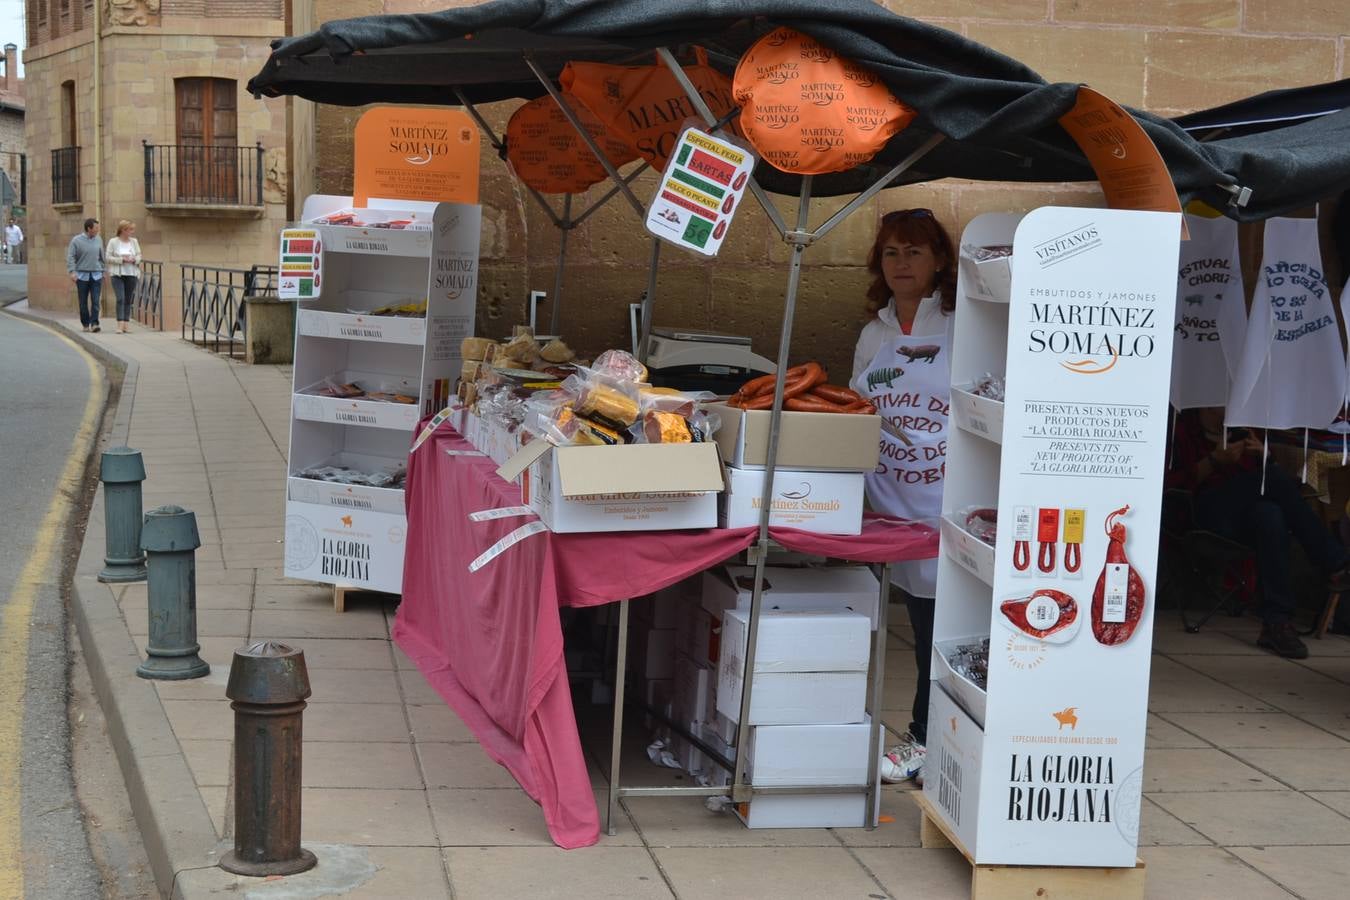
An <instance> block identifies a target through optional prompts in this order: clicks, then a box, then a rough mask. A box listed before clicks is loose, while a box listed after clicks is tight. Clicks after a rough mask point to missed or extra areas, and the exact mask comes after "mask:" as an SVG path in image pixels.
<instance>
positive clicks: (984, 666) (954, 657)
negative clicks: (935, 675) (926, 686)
mask: <svg viewBox="0 0 1350 900" xmlns="http://www.w3.org/2000/svg"><path fill="white" fill-rule="evenodd" d="M947 664H948V665H949V666H951V667H952V671H954V672H956V673H957V674H958V675H960V676H961V677H963V678H966V679H969V680H970V682H971V683H972V684H974V685H975V686H976V687H978V688H979V689H980V690H983V691H987V690H989V638H985V639H984V640H982V641H980V642H979V643H978V644H958V645H957V646H956V647H953V648H952V651H951V653H949V654H948V656H947Z"/></svg>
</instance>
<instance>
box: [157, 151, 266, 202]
mask: <svg viewBox="0 0 1350 900" xmlns="http://www.w3.org/2000/svg"><path fill="white" fill-rule="evenodd" d="M141 147H142V148H143V149H144V151H145V203H146V205H147V206H153V205H156V204H159V205H189V206H190V205H197V204H200V205H203V206H205V205H211V204H218V205H229V206H262V205H263V148H262V144H255V145H254V146H252V147H234V146H208V145H206V144H150V143H147V142H146V141H141Z"/></svg>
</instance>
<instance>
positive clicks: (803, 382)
mask: <svg viewBox="0 0 1350 900" xmlns="http://www.w3.org/2000/svg"><path fill="white" fill-rule="evenodd" d="M828 377H829V376H828V373H827V372H826V371H825V368H824V367H823V366H822V365H821V364H820V363H818V362H807V363H803V364H802V365H800V366H793V367H792V368H791V369H788V370H787V372H786V373H785V374H784V383H783V408H784V409H786V410H790V411H792V412H822V413H859V414H862V415H876V411H877V408H876V406H875V405H874V404H873V403H872V402H871V401H870V400H868V399H867V398H866V397H864V396H862V395H861V394H859V393H858V392H856V391H854V390H853V389H852V388H847V387H843V386H841V385H837V384H829V383H827V381H826V379H827V378H828ZM777 381H778V379H777V376H774V375H761V376H759V377H758V378H752V379H750V380H749V381H747V382H746V383H745V384H743V385H741V388H740V390H738V391H736V393H734V394H732V395H731V398H730V399H729V400H727V405H729V406H736V407H740V408H741V409H769V408H770V407H772V406H773V394H774V390H775V388H776V387H777Z"/></svg>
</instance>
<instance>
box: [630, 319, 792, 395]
mask: <svg viewBox="0 0 1350 900" xmlns="http://www.w3.org/2000/svg"><path fill="white" fill-rule="evenodd" d="M646 363H647V370H648V372H649V373H650V375H649V378H650V379H651V383H652V384H653V385H655V386H657V387H670V388H678V389H679V390H682V391H712V392H713V393H714V394H730V393H733V392H735V391H736V390H737V389H738V388H739V387H740V386H741V385H742V384H745V382H747V381H749V380H750V379H751V378H755V377H756V376H759V375H768V374H772V373H774V372H777V371H778V367H777V365H775V364H774V363H773V361H772V360H768V359H765V358H764V357H762V356H760V355H759V354H757V353H755V352H754V351H753V350H751V349H750V338H748V337H742V336H740V335H735V334H720V333H718V332H715V331H698V330H695V329H689V328H652V334H651V339H650V341H649V343H648V347H647V359H646Z"/></svg>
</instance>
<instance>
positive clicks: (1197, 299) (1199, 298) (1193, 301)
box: [1186, 294, 1205, 306]
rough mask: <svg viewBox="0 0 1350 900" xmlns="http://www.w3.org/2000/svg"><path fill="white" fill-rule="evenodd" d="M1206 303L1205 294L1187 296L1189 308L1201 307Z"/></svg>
mask: <svg viewBox="0 0 1350 900" xmlns="http://www.w3.org/2000/svg"><path fill="white" fill-rule="evenodd" d="M1204 302H1205V295H1204V294H1187V295H1186V305H1187V306H1200V305H1201V304H1203V303H1204Z"/></svg>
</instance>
